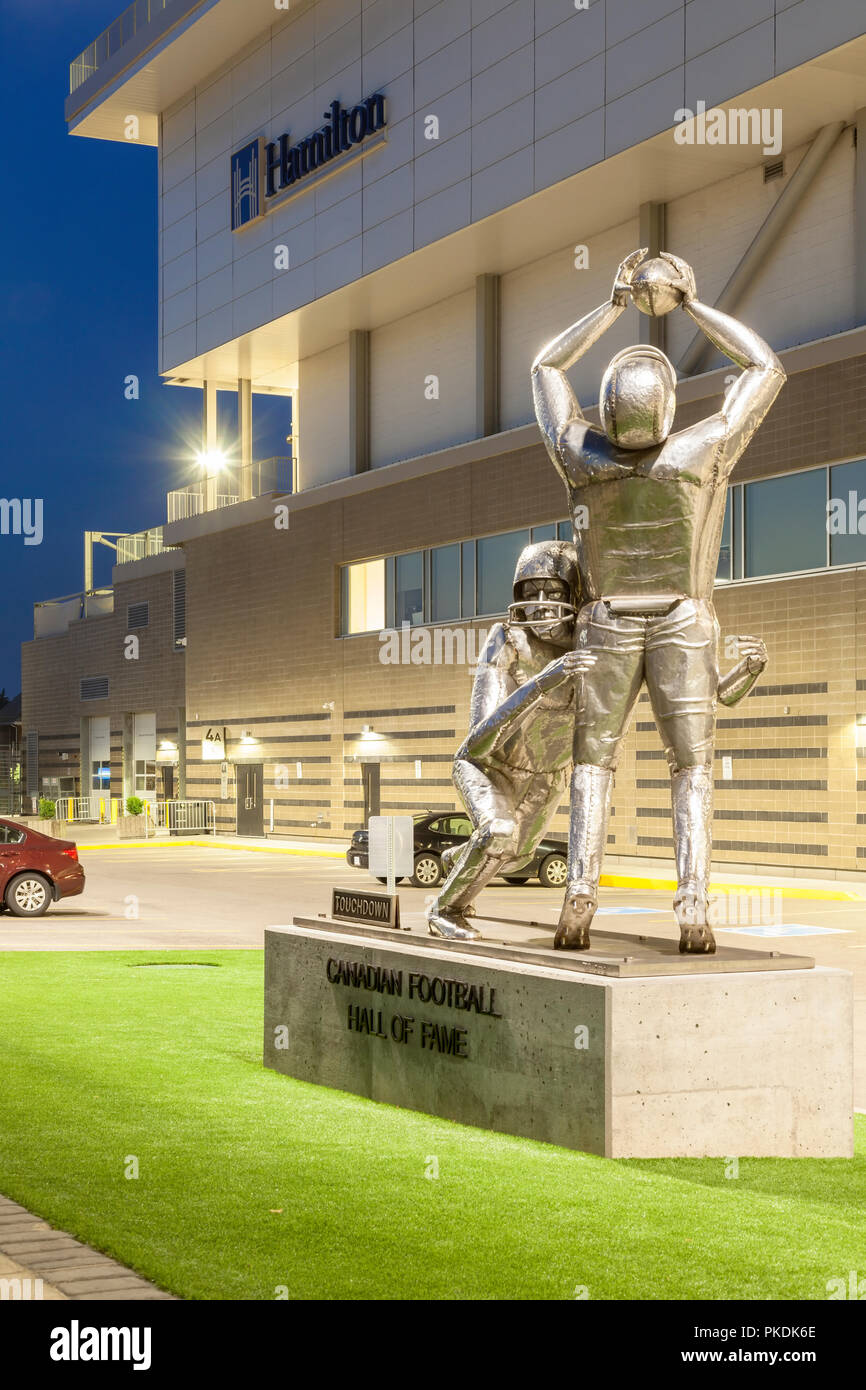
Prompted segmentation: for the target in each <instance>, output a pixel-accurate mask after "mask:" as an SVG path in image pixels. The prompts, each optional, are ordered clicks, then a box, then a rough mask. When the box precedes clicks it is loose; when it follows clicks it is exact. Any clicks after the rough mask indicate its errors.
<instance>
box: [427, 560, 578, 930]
mask: <svg viewBox="0 0 866 1390" xmlns="http://www.w3.org/2000/svg"><path fill="white" fill-rule="evenodd" d="M577 599H578V572H577V562H576V555H575V551H574V547H573V546H572V545H571V544H569V543H568V542H566V541H544V542H542V543H541V544H538V545H530V546H527V547H526V549H525V550H523V551H522V553H521V555H520V558H519V560H518V562H517V569H516V571H515V575H514V602H513V603H512V604H511V606H510V607H509V610H508V618H507V620H506V621H505V622H504V623H497V624H496V626H495V627H494V628H492V629H491V632H490V634H489V636H488V639H487V642H486V645H485V648H484V651H483V652H482V654H481V656H480V658H479V661H478V669H477V672H476V675H475V682H474V685H473V687H472V700H471V713H470V729H469V735H468V737H467V739H466V740H465V742H464V743H463V744H462V746H461V747H460V748H459V749H458V751H457V754H456V756H455V759H454V782H455V785H456V787H457V790H458V791H459V793H460V796H461V797H462V799H463V803H464V805H465V807H466V810H467V812H468V813H469V817H470V819H471V821H472V823H473V825H474V826H475V830H474V833H473V834H472V836H471V838H470V839H469V840H468V842H467V843H466V844H465V845H463V846H462V847H461V848H460V850H459V852H458V853H457V854H456V856H455V855H454V852H453V851H452V852H451V855H452V858H451V863H450V864H449V865H448V867H449V869H450V872H449V875H448V878H447V880H446V881H445V884H444V886H443V887H442V890H441V891H440V893H439V896H438V898H437V899H436V901H435V902H434V903H433V904H432V905H431V907H430V908H429V910H428V912H427V922H428V925H429V929H430V932H431V934H432V935H433V936H442V937H448V938H450V939H451V940H458V941H474V940H476V939H477V938H478V937H479V936H480V935H481V933H480V932H479V931H478V929H477V928H476V927H474V926H473V925H472V923H471V922H470V921H469V920H468V919H469V917H471V916H474V913H475V909H474V908H473V907H472V903H473V901H474V899H475V898H476V897H477V896H478V894H479V893H480V892H481V890H482V888H484V886H485V885H486V884H487V883H489V882H490V880H491V879H492V878H494V877H495V876H496V875H498V874H503V873H509V872H512V873H515V874H516V873H518V872H519V870H520V868H521V867H522V866H523V865H524V864H526V863H527V862H529V861H530V860H531V859H532V856H533V854H534V852H535V850H536V848H537V846H538V844H539V842H540V841H541V839H542V838H543V836H544V832H545V831H546V829H547V827H548V825H549V824H550V821H551V819H552V817H553V816H554V814H555V812H556V809H557V807H558V806H559V804H560V802H561V800H562V797H563V795H564V793H565V788H566V785H567V782H568V770H569V767H570V765H571V757H572V740H573V735H574V716H575V704H576V701H575V692H576V688H577V682H578V680H579V677H580V676H581V673H582V672H584V671H588V670H589V669H590V668H591V667H592V665H593V664H594V662H595V657H594V656H593V655H592V654H591V653H590V652H588V651H584V650H582V649H580V648H577V649H575V646H574V620H575V615H576V612H577V608H576V604H577Z"/></svg>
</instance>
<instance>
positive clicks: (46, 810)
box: [39, 796, 57, 820]
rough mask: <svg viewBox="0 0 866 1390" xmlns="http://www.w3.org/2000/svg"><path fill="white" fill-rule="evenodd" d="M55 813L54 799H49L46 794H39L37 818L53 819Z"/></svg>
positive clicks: (55, 804)
mask: <svg viewBox="0 0 866 1390" xmlns="http://www.w3.org/2000/svg"><path fill="white" fill-rule="evenodd" d="M56 815H57V803H56V802H54V801H49V799H48V797H47V796H41V797H40V798H39V819H40V820H54V817H55V816H56Z"/></svg>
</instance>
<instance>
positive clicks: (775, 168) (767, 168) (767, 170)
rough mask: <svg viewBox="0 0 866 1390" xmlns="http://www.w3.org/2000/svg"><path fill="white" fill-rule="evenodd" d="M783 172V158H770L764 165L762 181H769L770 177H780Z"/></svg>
mask: <svg viewBox="0 0 866 1390" xmlns="http://www.w3.org/2000/svg"><path fill="white" fill-rule="evenodd" d="M784 172H785V161H784V159H771V160H770V161H769V163H767V164H765V165H764V183H769V182H770V180H771V179H780V178H782V176H783V174H784Z"/></svg>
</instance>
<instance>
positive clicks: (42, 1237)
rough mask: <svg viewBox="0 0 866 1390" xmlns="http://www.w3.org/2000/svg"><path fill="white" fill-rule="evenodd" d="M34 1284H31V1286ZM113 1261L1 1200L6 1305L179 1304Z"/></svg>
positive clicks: (0, 1279)
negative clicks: (16, 1301) (143, 1301)
mask: <svg viewBox="0 0 866 1390" xmlns="http://www.w3.org/2000/svg"><path fill="white" fill-rule="evenodd" d="M28 1281H29V1282H28ZM174 1297H175V1295H174V1294H171V1293H166V1292H165V1290H164V1289H160V1288H157V1286H156V1284H151V1283H149V1282H148V1280H147V1279H142V1278H141V1276H140V1275H138V1274H135V1273H134V1272H133V1270H131V1269H127V1268H126V1267H125V1265H121V1264H118V1263H117V1261H116V1260H112V1259H110V1258H109V1257H108V1255H101V1254H100V1253H99V1251H98V1250H92V1249H91V1248H90V1246H89V1245H82V1243H81V1241H79V1240H75V1239H74V1237H73V1236H69V1235H67V1234H66V1232H65V1231H56V1230H55V1229H54V1228H53V1227H52V1226H49V1225H48V1222H47V1221H42V1220H41V1219H40V1218H39V1217H38V1216H34V1215H33V1214H32V1212H29V1211H28V1210H27V1208H26V1207H21V1206H19V1205H18V1203H17V1202H13V1201H11V1200H10V1199H9V1198H8V1197H0V1301H4V1300H9V1299H15V1298H17V1299H19V1300H21V1301H30V1300H33V1301H43V1300H48V1299H51V1300H57V1301H60V1300H70V1301H73V1302H81V1303H85V1302H91V1303H92V1302H97V1301H99V1302H101V1301H102V1300H108V1301H110V1302H114V1303H119V1302H128V1301H132V1300H136V1301H137V1300H139V1299H146V1300H148V1301H153V1300H155V1299H163V1300H164V1299H174Z"/></svg>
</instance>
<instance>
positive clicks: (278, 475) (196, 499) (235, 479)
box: [167, 457, 293, 523]
mask: <svg viewBox="0 0 866 1390" xmlns="http://www.w3.org/2000/svg"><path fill="white" fill-rule="evenodd" d="M292 462H293V461H292V458H291V457H288V458H269V459H259V461H258V462H257V463H253V464H249V465H248V466H247V467H246V468H236V469H226V470H225V471H224V472H221V473H220V474H218V476H217V477H215V478H212V479H206V478H202V479H200V480H199V481H198V482H197V483H190V485H189V487H182V488H176V489H175V491H174V492H170V493H169V494H168V497H167V502H168V521H169V523H171V522H172V521H186V520H188V518H189V517H192V516H200V515H201V513H202V512H212V511H217V510H219V509H220V508H222V507H233V506H234V505H235V503H237V502H248V501H250V500H251V499H252V498H253V497H263V496H264V495H265V494H266V493H268V492H280V493H287V492H291V491H292Z"/></svg>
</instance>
